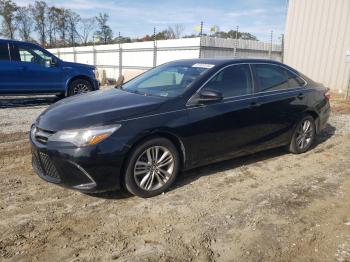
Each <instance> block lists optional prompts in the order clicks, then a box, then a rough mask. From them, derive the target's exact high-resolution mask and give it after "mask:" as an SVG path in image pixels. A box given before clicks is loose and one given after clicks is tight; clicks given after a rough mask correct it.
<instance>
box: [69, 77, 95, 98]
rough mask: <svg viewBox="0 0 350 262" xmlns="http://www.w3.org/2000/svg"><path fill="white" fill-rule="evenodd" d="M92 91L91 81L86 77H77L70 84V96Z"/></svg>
mask: <svg viewBox="0 0 350 262" xmlns="http://www.w3.org/2000/svg"><path fill="white" fill-rule="evenodd" d="M91 91H92V86H91V83H90V82H89V81H87V80H85V79H76V80H74V81H72V82H71V83H70V84H69V89H68V96H74V95H78V94H83V93H87V92H91Z"/></svg>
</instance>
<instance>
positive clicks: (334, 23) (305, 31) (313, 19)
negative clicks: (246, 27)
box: [284, 0, 350, 92]
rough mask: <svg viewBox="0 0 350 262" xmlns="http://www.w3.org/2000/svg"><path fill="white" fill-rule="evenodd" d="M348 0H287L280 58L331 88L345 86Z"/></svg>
mask: <svg viewBox="0 0 350 262" xmlns="http://www.w3.org/2000/svg"><path fill="white" fill-rule="evenodd" d="M349 48H350V0H289V7H288V15H287V24H286V32H285V57H284V62H285V63H286V64H288V65H290V66H292V67H294V68H296V69H297V70H299V71H301V72H302V73H304V74H305V75H307V76H309V77H310V78H311V79H313V80H315V81H317V82H321V83H323V84H324V85H326V86H328V87H330V88H331V89H333V90H342V91H343V92H344V91H345V90H346V88H347V81H348V79H349V75H350V63H346V62H345V61H346V60H345V54H346V51H347V50H348V49H349Z"/></svg>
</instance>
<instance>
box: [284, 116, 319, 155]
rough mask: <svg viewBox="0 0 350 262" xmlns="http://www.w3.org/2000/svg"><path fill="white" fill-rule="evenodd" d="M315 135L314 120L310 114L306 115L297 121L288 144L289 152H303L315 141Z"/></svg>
mask: <svg viewBox="0 0 350 262" xmlns="http://www.w3.org/2000/svg"><path fill="white" fill-rule="evenodd" d="M306 128H307V129H306ZM315 136H316V125H315V120H314V118H313V117H312V116H310V115H307V116H305V117H303V118H302V119H301V120H300V121H299V122H298V124H297V125H296V127H295V129H294V133H293V136H292V140H291V142H290V144H289V152H291V153H293V154H302V153H305V152H306V151H308V150H309V149H310V147H311V146H312V144H313V142H314V141H315Z"/></svg>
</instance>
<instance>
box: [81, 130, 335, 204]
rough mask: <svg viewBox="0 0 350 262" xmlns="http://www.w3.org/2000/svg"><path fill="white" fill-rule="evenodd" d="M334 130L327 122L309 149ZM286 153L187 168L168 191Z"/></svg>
mask: <svg viewBox="0 0 350 262" xmlns="http://www.w3.org/2000/svg"><path fill="white" fill-rule="evenodd" d="M335 130H336V129H335V127H334V126H331V125H330V124H327V126H326V127H325V128H324V130H322V131H321V132H320V133H319V134H318V135H317V137H316V139H315V142H314V144H313V146H312V148H311V149H310V150H314V149H315V148H317V147H318V146H319V145H320V144H322V143H324V142H326V141H327V140H328V139H329V138H331V137H332V136H333V135H334V134H335ZM311 152H312V151H311ZM286 154H289V152H288V151H287V150H286V149H285V148H284V147H280V148H274V149H270V150H266V151H262V152H258V153H255V154H252V155H247V156H242V157H238V158H234V159H230V160H225V161H221V162H217V163H213V164H210V165H207V166H202V167H198V168H194V169H191V170H187V171H184V172H182V173H180V174H179V176H178V177H177V179H176V181H175V183H174V185H172V186H171V187H170V189H169V190H168V191H173V190H175V189H176V188H180V187H183V186H186V185H188V184H190V183H192V182H193V181H195V180H197V179H199V178H201V177H204V176H211V175H215V174H217V173H219V172H225V171H228V170H232V169H235V168H238V167H241V166H246V165H250V164H258V163H260V162H263V161H265V160H267V159H273V158H277V157H280V156H283V155H286ZM88 195H90V196H93V197H98V198H105V199H125V198H130V197H133V195H132V194H130V193H129V192H127V191H126V190H125V189H122V190H120V191H112V192H105V193H98V194H88Z"/></svg>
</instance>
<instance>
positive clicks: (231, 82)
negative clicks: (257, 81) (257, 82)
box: [204, 64, 253, 98]
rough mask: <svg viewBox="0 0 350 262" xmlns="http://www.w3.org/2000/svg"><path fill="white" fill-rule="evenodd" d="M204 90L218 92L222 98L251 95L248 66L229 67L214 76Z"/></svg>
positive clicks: (251, 86) (251, 87)
mask: <svg viewBox="0 0 350 262" xmlns="http://www.w3.org/2000/svg"><path fill="white" fill-rule="evenodd" d="M204 89H208V90H214V91H218V92H220V93H221V94H222V96H223V97H224V98H229V97H235V96H242V95H249V94H252V93H253V85H252V77H251V72H250V67H249V65H246V64H244V65H231V66H228V67H227V68H225V69H223V70H222V71H220V72H219V73H218V74H216V75H215V76H214V77H213V78H212V79H211V80H210V81H209V82H208V84H207V85H206V86H205V87H204Z"/></svg>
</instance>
